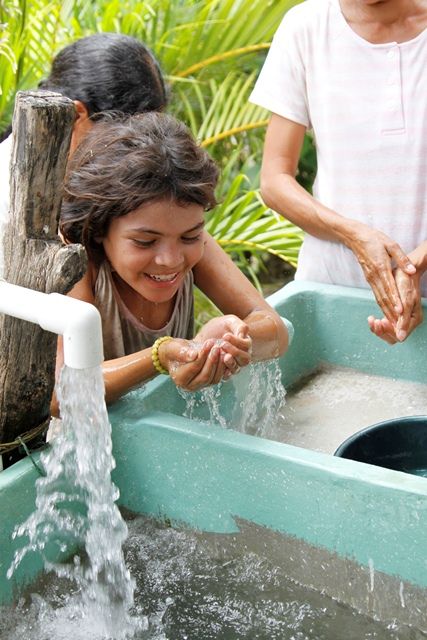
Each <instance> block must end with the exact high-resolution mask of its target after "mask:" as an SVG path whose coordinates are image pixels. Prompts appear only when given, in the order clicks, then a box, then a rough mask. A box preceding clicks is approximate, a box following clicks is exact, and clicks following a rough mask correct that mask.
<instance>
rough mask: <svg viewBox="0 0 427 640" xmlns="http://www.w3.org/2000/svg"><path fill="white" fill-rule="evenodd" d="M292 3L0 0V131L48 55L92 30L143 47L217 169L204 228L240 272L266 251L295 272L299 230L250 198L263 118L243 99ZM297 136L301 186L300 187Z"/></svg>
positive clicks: (308, 175)
mask: <svg viewBox="0 0 427 640" xmlns="http://www.w3.org/2000/svg"><path fill="white" fill-rule="evenodd" d="M298 1H300V0H201V1H197V0H147V1H145V0H62V1H61V0H3V2H0V29H1V32H0V79H1V87H0V88H1V95H0V130H1V129H4V128H5V126H6V125H7V124H9V123H10V120H11V116H12V110H13V101H14V95H15V93H16V91H17V90H20V89H28V88H35V87H36V86H37V83H38V81H39V80H40V79H41V78H42V77H43V76H44V75H45V74H46V73H47V72H48V69H49V66H50V63H51V60H52V57H53V55H54V54H55V53H56V52H57V51H58V50H59V49H60V48H62V47H63V46H64V45H65V44H67V43H69V42H70V41H72V40H74V39H76V38H79V37H82V36H84V35H89V34H90V33H94V32H96V31H120V32H122V33H126V34H129V35H132V36H135V37H137V38H139V39H141V40H143V41H144V42H145V43H146V44H147V45H148V46H149V47H150V48H151V49H152V50H153V51H154V53H155V55H156V56H157V57H158V59H159V60H160V61H161V65H162V68H163V70H164V72H165V74H166V75H167V78H168V80H169V84H170V87H171V102H170V111H171V112H172V113H174V114H175V115H176V116H177V117H178V118H180V119H182V120H184V121H185V122H186V123H187V124H188V125H189V126H190V128H191V129H192V131H193V133H194V135H195V136H196V137H197V139H198V140H199V141H200V142H201V144H203V146H205V147H206V148H207V149H208V150H209V152H210V153H211V154H212V156H213V157H214V158H215V159H216V160H217V161H218V162H219V164H220V166H221V169H222V178H221V184H220V186H219V190H218V197H219V200H220V204H219V206H218V207H217V208H216V209H215V210H214V211H212V212H211V214H210V217H209V219H208V229H209V231H210V232H211V233H212V234H213V235H214V236H215V238H216V239H217V240H218V241H219V242H220V243H221V244H222V246H223V247H224V248H225V250H226V251H228V252H229V253H230V254H232V256H233V258H235V259H236V261H237V262H238V263H239V265H240V266H241V267H242V268H246V270H247V271H248V272H249V273H250V274H251V275H252V276H253V278H254V280H255V281H256V273H255V271H254V269H253V264H252V266H251V262H250V261H248V258H249V257H253V256H254V255H256V256H261V257H262V256H263V255H265V254H266V253H270V254H273V255H275V256H279V257H280V258H281V259H283V260H285V261H287V262H289V263H291V264H292V265H296V262H297V256H298V250H299V247H300V244H301V240H302V232H301V231H300V230H299V229H298V228H296V227H295V226H294V225H292V224H291V223H289V222H287V221H286V220H285V219H283V218H282V217H280V216H278V215H277V214H275V213H274V212H273V211H271V210H270V209H268V208H266V207H265V205H264V204H263V203H262V201H261V198H260V196H259V192H258V174H259V165H260V159H261V154H262V141H263V136H264V132H265V125H266V123H267V119H268V113H267V112H265V111H264V110H263V109H260V108H259V107H256V106H254V105H251V104H250V103H249V102H248V97H249V94H250V91H251V89H252V87H253V84H254V81H255V77H256V74H257V72H258V71H259V68H260V67H261V65H262V62H263V59H264V57H265V53H266V51H267V49H268V46H269V43H270V41H271V38H272V35H273V33H274V31H275V29H276V28H277V26H278V24H279V22H280V20H281V18H282V16H283V14H284V13H285V12H286V11H287V10H288V9H289V8H290V7H291V6H292V5H294V4H297V2H298ZM313 154H314V152H313V148H312V145H311V144H310V140H309V139H307V141H306V147H305V154H304V158H303V162H305V164H304V166H303V170H302V171H301V182H302V183H304V186H307V187H308V188H310V184H311V181H312V177H313V172H314V162H313Z"/></svg>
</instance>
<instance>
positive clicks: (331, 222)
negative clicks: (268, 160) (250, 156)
mask: <svg viewBox="0 0 427 640" xmlns="http://www.w3.org/2000/svg"><path fill="white" fill-rule="evenodd" d="M261 194H262V197H263V200H264V202H265V204H266V205H267V206H269V207H271V209H273V210H274V211H277V212H278V213H281V214H282V215H283V216H284V217H286V219H287V220H290V221H291V222H293V223H294V224H296V225H297V226H298V227H300V228H301V229H303V231H306V232H307V233H310V234H311V235H313V236H315V237H316V238H320V239H321V240H330V241H333V242H340V243H342V244H344V245H346V246H347V247H349V248H350V249H351V245H352V243H353V241H354V239H355V237H356V236H357V233H358V231H359V227H360V226H361V224H360V223H359V222H357V221H355V220H352V219H350V218H345V217H343V216H341V215H339V214H338V213H337V212H336V211H333V210H332V209H329V208H328V207H325V206H324V205H322V204H321V203H320V202H319V201H318V200H316V199H315V198H314V197H313V196H312V195H311V194H310V193H308V192H307V191H306V190H305V189H304V188H303V187H301V185H300V184H298V182H297V181H296V179H295V178H294V177H293V176H292V175H290V174H288V173H285V172H276V173H273V172H272V171H267V169H265V170H264V171H263V174H262V176H261Z"/></svg>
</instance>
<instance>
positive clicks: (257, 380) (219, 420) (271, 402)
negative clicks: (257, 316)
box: [178, 359, 286, 437]
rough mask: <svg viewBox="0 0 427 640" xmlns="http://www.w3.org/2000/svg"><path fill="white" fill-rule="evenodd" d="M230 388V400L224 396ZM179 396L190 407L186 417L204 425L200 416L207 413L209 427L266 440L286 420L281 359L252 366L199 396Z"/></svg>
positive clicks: (203, 390)
mask: <svg viewBox="0 0 427 640" xmlns="http://www.w3.org/2000/svg"><path fill="white" fill-rule="evenodd" d="M230 385H232V387H233V393H231V392H229V393H228V396H229V397H227V396H226V394H225V393H223V392H225V391H226V390H227V391H229V387H230ZM178 392H179V393H180V395H181V396H182V397H183V398H184V400H185V404H186V406H185V409H184V413H183V415H184V417H186V418H188V419H190V420H202V421H203V418H201V416H200V413H202V412H203V414H206V412H207V413H208V416H209V417H208V422H209V423H216V424H219V425H220V426H221V427H223V428H224V429H235V430H236V431H240V432H242V433H250V434H252V435H256V436H259V437H265V434H266V432H267V431H268V429H269V428H270V426H271V424H274V423H276V422H277V421H278V419H279V418H283V416H282V411H283V408H284V406H285V400H286V390H285V388H284V387H283V385H282V373H281V370H280V366H279V362H278V360H277V359H275V360H269V361H265V362H257V363H254V364H251V365H249V366H248V367H246V368H245V369H243V370H242V371H241V372H240V373H239V374H238V375H235V376H233V378H231V380H230V381H228V382H226V383H220V384H218V385H215V386H210V387H207V388H206V389H202V390H200V391H196V392H189V391H184V390H183V389H179V388H178ZM230 396H232V398H231V400H230ZM199 410H200V412H199Z"/></svg>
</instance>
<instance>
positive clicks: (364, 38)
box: [251, 0, 427, 343]
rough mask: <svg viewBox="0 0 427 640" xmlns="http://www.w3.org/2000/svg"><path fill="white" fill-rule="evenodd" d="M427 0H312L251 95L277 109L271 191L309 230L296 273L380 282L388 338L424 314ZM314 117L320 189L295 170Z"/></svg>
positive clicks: (267, 163)
mask: <svg viewBox="0 0 427 640" xmlns="http://www.w3.org/2000/svg"><path fill="white" fill-rule="evenodd" d="M426 63H427V6H426V3H425V2H422V1H421V0H306V2H303V3H302V4H300V5H298V6H296V7H294V8H293V9H291V10H290V11H289V12H288V13H287V14H286V16H285V18H284V20H283V22H282V24H281V25H280V27H279V29H278V31H277V33H276V35H275V37H274V40H273V43H272V46H271V49H270V52H269V55H268V56H267V60H266V62H265V65H264V67H263V69H262V71H261V74H260V77H259V79H258V81H257V84H256V86H255V89H254V91H253V93H252V96H251V101H252V102H255V103H256V104H259V105H262V106H264V107H266V108H267V109H269V110H270V111H272V112H273V115H272V117H271V120H270V124H269V127H268V131H267V135H266V141H265V149H264V158H263V166H262V175H261V187H262V194H263V197H264V199H265V201H266V203H267V204H268V205H269V206H271V207H272V208H273V209H275V210H276V211H279V212H280V213H282V214H283V215H285V216H286V217H287V218H288V219H290V220H291V221H292V222H294V223H295V224H297V225H299V226H300V227H301V228H302V229H304V230H305V231H306V232H307V235H306V239H305V241H304V244H303V247H302V250H301V254H300V260H299V265H298V270H297V274H296V278H297V279H304V280H315V281H320V282H327V283H335V284H342V285H348V286H361V287H363V286H365V287H366V286H368V284H369V285H370V286H371V288H372V290H373V292H374V295H375V297H376V300H377V302H378V304H379V305H380V307H381V309H382V311H383V313H384V316H385V317H384V318H383V319H382V320H379V319H374V318H373V317H370V318H369V326H370V328H371V330H372V331H373V332H374V333H376V334H377V335H378V336H379V337H382V338H384V339H385V340H387V342H390V343H394V342H396V341H402V340H404V339H405V338H406V337H407V335H408V334H409V333H410V332H411V331H412V330H413V329H414V328H415V327H416V326H417V325H418V324H419V323H420V322H421V320H422V310H421V291H422V290H423V292H424V293H426V292H427V287H426V286H425V284H424V286H423V283H422V282H421V276H422V274H423V273H424V271H425V270H426V269H427V179H426V170H427V74H426V73H425V68H426ZM307 129H312V130H313V133H314V139H315V143H316V148H317V156H318V172H317V177H316V181H315V184H314V189H313V194H314V197H312V196H311V195H310V194H308V193H307V192H306V191H305V190H304V189H302V188H301V187H300V186H299V185H298V183H297V181H296V180H295V173H296V170H297V166H298V159H299V155H300V151H301V147H302V143H303V139H304V134H305V132H306V130H307Z"/></svg>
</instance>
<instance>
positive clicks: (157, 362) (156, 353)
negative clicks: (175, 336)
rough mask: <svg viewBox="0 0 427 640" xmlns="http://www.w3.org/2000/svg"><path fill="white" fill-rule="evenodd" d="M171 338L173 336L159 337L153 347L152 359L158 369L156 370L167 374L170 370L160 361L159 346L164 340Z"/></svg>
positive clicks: (167, 340)
mask: <svg viewBox="0 0 427 640" xmlns="http://www.w3.org/2000/svg"><path fill="white" fill-rule="evenodd" d="M169 340H172V337H171V336H162V337H161V338H157V340H156V341H155V343H154V344H153V346H152V347H151V360H152V361H153V365H154V368H155V369H156V371H158V372H159V373H163V374H165V375H166V376H167V375H169V371H168V370H167V369H165V368H164V367H162V365H161V363H160V359H159V347H160V345H161V344H163V343H164V342H169Z"/></svg>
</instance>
